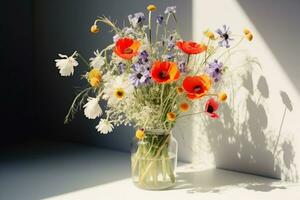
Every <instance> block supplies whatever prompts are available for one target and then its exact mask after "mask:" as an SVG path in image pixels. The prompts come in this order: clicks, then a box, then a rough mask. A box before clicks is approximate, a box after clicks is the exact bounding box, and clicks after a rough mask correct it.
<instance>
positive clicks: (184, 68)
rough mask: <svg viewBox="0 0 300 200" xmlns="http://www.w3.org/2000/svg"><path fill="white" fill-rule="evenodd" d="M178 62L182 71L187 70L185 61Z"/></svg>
mask: <svg viewBox="0 0 300 200" xmlns="http://www.w3.org/2000/svg"><path fill="white" fill-rule="evenodd" d="M178 64H179V65H178V68H179V71H180V72H181V73H185V72H187V68H186V64H185V61H180V62H179V63H178Z"/></svg>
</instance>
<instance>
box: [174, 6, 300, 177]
mask: <svg viewBox="0 0 300 200" xmlns="http://www.w3.org/2000/svg"><path fill="white" fill-rule="evenodd" d="M299 8H300V1H292V0H290V1H279V0H276V1H271V0H268V1H267V0H265V1H259V0H255V1H242V0H238V1H237V0H223V1H205V0H194V1H193V39H194V40H196V41H199V40H200V39H201V37H202V31H203V30H205V29H206V28H211V30H215V29H216V28H218V27H220V26H221V25H223V24H227V25H230V26H231V30H232V31H233V32H235V33H238V34H240V33H242V30H243V28H245V27H248V28H250V29H251V30H252V32H253V33H254V40H253V42H251V43H248V42H247V41H245V42H244V45H243V46H242V47H241V48H242V49H249V51H248V52H247V54H249V55H251V56H253V57H257V59H258V60H259V62H260V64H261V67H262V69H259V68H258V67H255V69H254V71H253V73H252V74H251V73H248V74H247V73H246V75H243V74H245V73H243V71H242V70H240V69H239V70H235V74H234V77H237V78H235V79H234V81H233V85H234V86H235V87H239V86H241V87H240V88H236V89H235V90H234V93H235V94H234V98H233V96H230V97H229V101H228V103H227V104H224V105H222V107H221V110H220V113H223V114H221V119H220V120H214V121H212V120H208V119H207V118H205V117H195V118H193V119H186V121H182V122H181V123H179V125H178V126H177V129H176V130H175V135H176V136H177V137H179V136H178V135H179V133H184V137H185V140H184V141H182V140H181V141H180V142H179V143H180V149H181V150H182V149H185V150H183V151H181V152H180V157H181V158H182V159H185V160H187V161H193V162H194V163H196V164H199V165H202V166H206V167H207V166H214V165H215V166H217V167H219V168H225V169H230V170H237V171H243V172H248V173H254V174H260V175H263V176H270V177H275V178H282V179H289V180H297V178H298V173H297V171H299V170H300V133H299V132H300V122H299V115H300V106H299V104H298V103H299V101H300V95H299V91H300V80H299V78H298V76H299V75H300V73H299V72H300V68H299V63H298V62H297V61H298V58H299V52H300V39H299V37H298V33H299V31H300V24H299V21H297V20H298V19H300V13H299V12H298V11H299ZM243 60H244V57H243V56H242V54H238V56H236V57H235V58H234V59H233V60H232V63H231V64H232V66H236V65H238V63H239V62H243ZM233 99H234V103H233ZM188 120H193V125H192V126H189V125H188V124H190V123H188V122H190V121H188ZM183 130H184V131H183Z"/></svg>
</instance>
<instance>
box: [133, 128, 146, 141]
mask: <svg viewBox="0 0 300 200" xmlns="http://www.w3.org/2000/svg"><path fill="white" fill-rule="evenodd" d="M135 137H136V138H137V139H139V140H142V139H143V138H144V137H145V132H144V130H143V129H138V130H136V132H135Z"/></svg>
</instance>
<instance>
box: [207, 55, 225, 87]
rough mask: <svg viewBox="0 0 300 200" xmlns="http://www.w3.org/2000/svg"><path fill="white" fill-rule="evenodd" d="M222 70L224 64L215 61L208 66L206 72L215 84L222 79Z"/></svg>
mask: <svg viewBox="0 0 300 200" xmlns="http://www.w3.org/2000/svg"><path fill="white" fill-rule="evenodd" d="M222 68H223V63H222V62H219V61H218V60H216V59H215V60H214V61H213V62H211V63H209V64H208V66H207V68H206V69H205V71H206V72H207V73H208V74H209V75H210V76H211V77H212V79H213V80H214V82H218V81H219V80H220V79H221V77H222Z"/></svg>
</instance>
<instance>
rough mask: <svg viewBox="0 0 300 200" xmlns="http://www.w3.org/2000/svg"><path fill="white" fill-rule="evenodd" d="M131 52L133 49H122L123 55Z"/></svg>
mask: <svg viewBox="0 0 300 200" xmlns="http://www.w3.org/2000/svg"><path fill="white" fill-rule="evenodd" d="M132 52H133V49H131V48H130V47H129V48H126V49H124V53H126V54H130V53H132Z"/></svg>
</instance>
